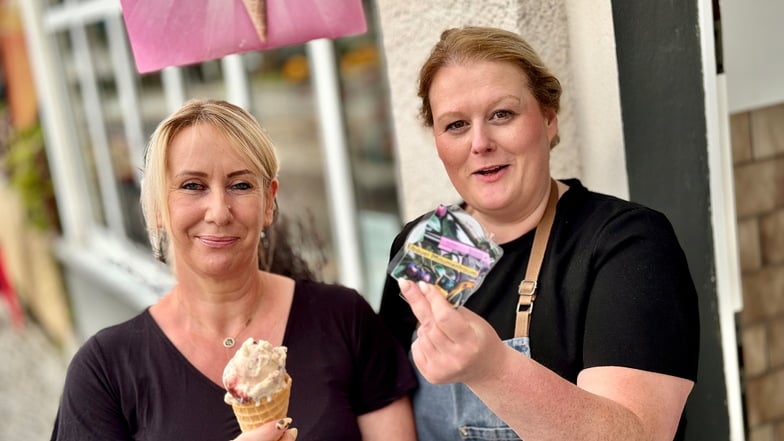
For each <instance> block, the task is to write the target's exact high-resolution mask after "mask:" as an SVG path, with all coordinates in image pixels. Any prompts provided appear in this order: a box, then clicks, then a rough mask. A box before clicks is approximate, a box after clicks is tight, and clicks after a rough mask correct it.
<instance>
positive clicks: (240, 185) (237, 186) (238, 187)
mask: <svg viewBox="0 0 784 441" xmlns="http://www.w3.org/2000/svg"><path fill="white" fill-rule="evenodd" d="M231 188H232V190H250V189H252V188H253V186H252V185H251V184H249V183H247V182H239V183H236V184H234V185H232V186H231Z"/></svg>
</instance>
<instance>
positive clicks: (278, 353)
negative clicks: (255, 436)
mask: <svg viewBox="0 0 784 441" xmlns="http://www.w3.org/2000/svg"><path fill="white" fill-rule="evenodd" d="M285 380H286V347H285V346H273V345H272V344H270V343H269V342H267V341H265V340H258V341H254V340H253V339H252V338H249V339H247V340H245V342H244V343H242V346H241V347H240V348H239V349H238V350H237V352H236V353H235V354H234V357H232V359H231V360H229V362H228V363H227V364H226V368H225V369H224V370H223V386H224V387H225V388H226V391H227V392H226V396H225V398H224V400H225V401H226V403H228V404H245V403H250V402H256V403H260V402H262V401H270V400H271V397H272V396H273V395H274V394H275V393H277V392H279V391H280V390H282V389H283V388H284V387H285Z"/></svg>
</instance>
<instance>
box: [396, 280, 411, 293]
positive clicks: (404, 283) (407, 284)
mask: <svg viewBox="0 0 784 441" xmlns="http://www.w3.org/2000/svg"><path fill="white" fill-rule="evenodd" d="M397 286H398V287H399V288H400V291H408V289H409V288H411V281H410V280H408V279H397Z"/></svg>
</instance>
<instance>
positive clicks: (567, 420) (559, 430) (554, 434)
mask: <svg viewBox="0 0 784 441" xmlns="http://www.w3.org/2000/svg"><path fill="white" fill-rule="evenodd" d="M505 351H506V352H505V354H504V355H503V356H502V357H501V360H502V363H500V364H498V368H497V370H495V372H493V373H492V374H491V373H488V375H484V376H483V377H480V378H476V379H473V380H472V381H470V382H467V383H466V385H467V386H468V387H469V388H470V389H471V390H472V391H473V392H474V393H475V394H476V395H477V396H478V397H479V398H480V399H482V401H484V403H485V404H486V405H487V406H488V407H489V408H490V409H491V410H492V411H493V412H494V413H495V414H496V415H497V416H498V417H499V418H501V419H502V420H504V421H505V422H506V423H507V424H508V425H509V426H510V427H511V428H512V429H513V430H514V431H515V432H516V433H517V434H518V435H519V436H520V437H521V438H522V439H525V440H528V441H545V440H564V439H569V440H575V441H579V440H586V441H588V440H603V441H612V440H623V441H633V440H646V441H647V440H649V439H651V438H650V437H649V436H648V435H646V434H645V429H644V426H643V424H642V421H641V420H640V418H639V417H638V416H637V415H635V414H634V413H633V412H632V411H631V410H629V409H628V408H626V407H624V406H622V405H621V404H619V403H617V402H614V401H612V400H610V399H608V398H605V397H602V396H599V395H596V394H593V393H591V392H588V391H586V390H583V389H581V388H579V387H577V386H576V385H575V384H573V383H570V382H568V381H566V380H564V379H563V378H561V377H559V376H558V375H556V374H555V373H554V372H552V371H550V370H549V369H547V368H545V367H544V366H542V365H540V364H538V363H536V362H535V361H533V360H532V359H530V358H528V357H525V356H523V355H521V354H520V353H518V352H516V351H514V350H513V349H511V348H506V349H505Z"/></svg>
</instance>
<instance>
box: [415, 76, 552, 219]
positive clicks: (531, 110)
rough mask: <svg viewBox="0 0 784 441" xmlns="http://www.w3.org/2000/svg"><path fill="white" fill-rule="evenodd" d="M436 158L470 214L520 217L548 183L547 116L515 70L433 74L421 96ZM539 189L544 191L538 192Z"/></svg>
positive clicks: (549, 120)
mask: <svg viewBox="0 0 784 441" xmlns="http://www.w3.org/2000/svg"><path fill="white" fill-rule="evenodd" d="M429 98H430V105H431V108H432V111H433V134H434V136H435V142H436V147H437V149H438V156H439V157H440V158H441V161H442V162H443V164H444V167H445V169H446V172H447V174H448V175H449V179H450V180H451V181H452V184H453V185H454V186H455V189H456V190H457V191H458V193H460V195H461V197H462V198H463V199H464V200H465V201H466V203H467V204H468V205H469V206H470V207H471V208H473V209H475V210H477V211H478V212H480V213H481V214H483V215H487V216H502V217H508V216H522V215H524V214H526V213H527V211H529V210H531V209H532V206H531V204H536V203H538V202H540V201H539V200H532V198H534V197H535V196H537V195H539V196H541V195H542V194H543V192H544V191H545V189H546V188H547V187H546V186H548V185H549V179H550V168H549V167H550V141H551V140H552V139H553V137H554V136H555V135H556V134H557V132H558V120H557V116H556V114H555V112H554V111H552V110H548V111H543V110H542V109H541V108H540V106H539V103H538V102H537V101H536V99H535V98H534V96H533V94H532V93H531V91H530V90H529V88H528V79H527V77H526V75H525V73H524V72H523V70H522V69H521V68H519V67H518V66H515V65H513V64H511V63H506V62H493V61H479V62H467V63H464V64H452V65H447V66H444V67H442V68H441V69H440V70H439V71H438V73H436V75H435V77H434V79H433V83H432V86H431V87H430V92H429ZM543 186H545V187H543Z"/></svg>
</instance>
